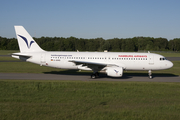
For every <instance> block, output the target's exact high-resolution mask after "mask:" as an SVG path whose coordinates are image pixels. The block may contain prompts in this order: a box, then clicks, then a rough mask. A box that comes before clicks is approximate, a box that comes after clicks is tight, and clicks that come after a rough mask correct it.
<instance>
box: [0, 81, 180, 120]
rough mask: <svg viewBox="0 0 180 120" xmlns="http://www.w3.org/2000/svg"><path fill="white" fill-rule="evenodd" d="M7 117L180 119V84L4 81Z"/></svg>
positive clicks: (1, 102)
mask: <svg viewBox="0 0 180 120" xmlns="http://www.w3.org/2000/svg"><path fill="white" fill-rule="evenodd" d="M0 91H1V93H0V116H1V119H3V120H6V119H7V120H9V119H11V120H17V119H29V120H32V119H33V120H39V119H43V120H49V119H53V120H56V119H57V120H59V119H61V120H70V119H71V120H72V119H73V120H79V119H86V120H117V119H124V120H127V119H138V120H141V119H143V120H150V119H153V120H168V119H176V120H177V119H180V114H179V113H180V96H179V94H180V84H179V83H143V82H97V81H96V82H93V81H88V82H87V81H86V82H82V81H81V82H80V81H15V80H0Z"/></svg>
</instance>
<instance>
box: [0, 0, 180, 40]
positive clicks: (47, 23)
mask: <svg viewBox="0 0 180 120" xmlns="http://www.w3.org/2000/svg"><path fill="white" fill-rule="evenodd" d="M179 6H180V0H1V2H0V36H2V37H7V38H13V37H15V31H14V25H22V26H24V27H25V29H26V30H27V31H28V32H29V33H30V35H32V36H33V37H42V36H45V37H46V36H47V37H55V36H56V37H70V36H74V37H77V38H97V37H102V38H104V39H110V38H132V37H137V36H144V37H154V38H158V37H163V38H167V39H168V40H170V39H174V38H180V7H179Z"/></svg>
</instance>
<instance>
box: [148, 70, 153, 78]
mask: <svg viewBox="0 0 180 120" xmlns="http://www.w3.org/2000/svg"><path fill="white" fill-rule="evenodd" d="M148 73H149V79H152V78H153V77H152V73H151V70H149V71H148Z"/></svg>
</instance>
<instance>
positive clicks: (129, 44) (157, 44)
mask: <svg viewBox="0 0 180 120" xmlns="http://www.w3.org/2000/svg"><path fill="white" fill-rule="evenodd" d="M34 39H35V41H36V42H37V43H38V44H39V46H40V47H41V48H42V49H44V50H47V51H76V50H79V51H104V50H108V51H113V52H115V51H116V52H133V51H134V52H136V51H139V50H144V51H176V52H178V51H180V38H175V39H173V40H170V41H168V40H167V39H166V38H153V37H133V38H126V39H124V38H121V39H119V38H113V39H108V40H105V39H103V38H95V39H83V38H76V37H68V38H63V37H54V38H52V37H41V38H34ZM0 50H19V47H18V43H17V40H16V39H15V38H4V37H0Z"/></svg>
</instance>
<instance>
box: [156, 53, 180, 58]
mask: <svg viewBox="0 0 180 120" xmlns="http://www.w3.org/2000/svg"><path fill="white" fill-rule="evenodd" d="M157 54H160V55H163V56H165V57H180V53H179V52H178V53H157Z"/></svg>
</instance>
